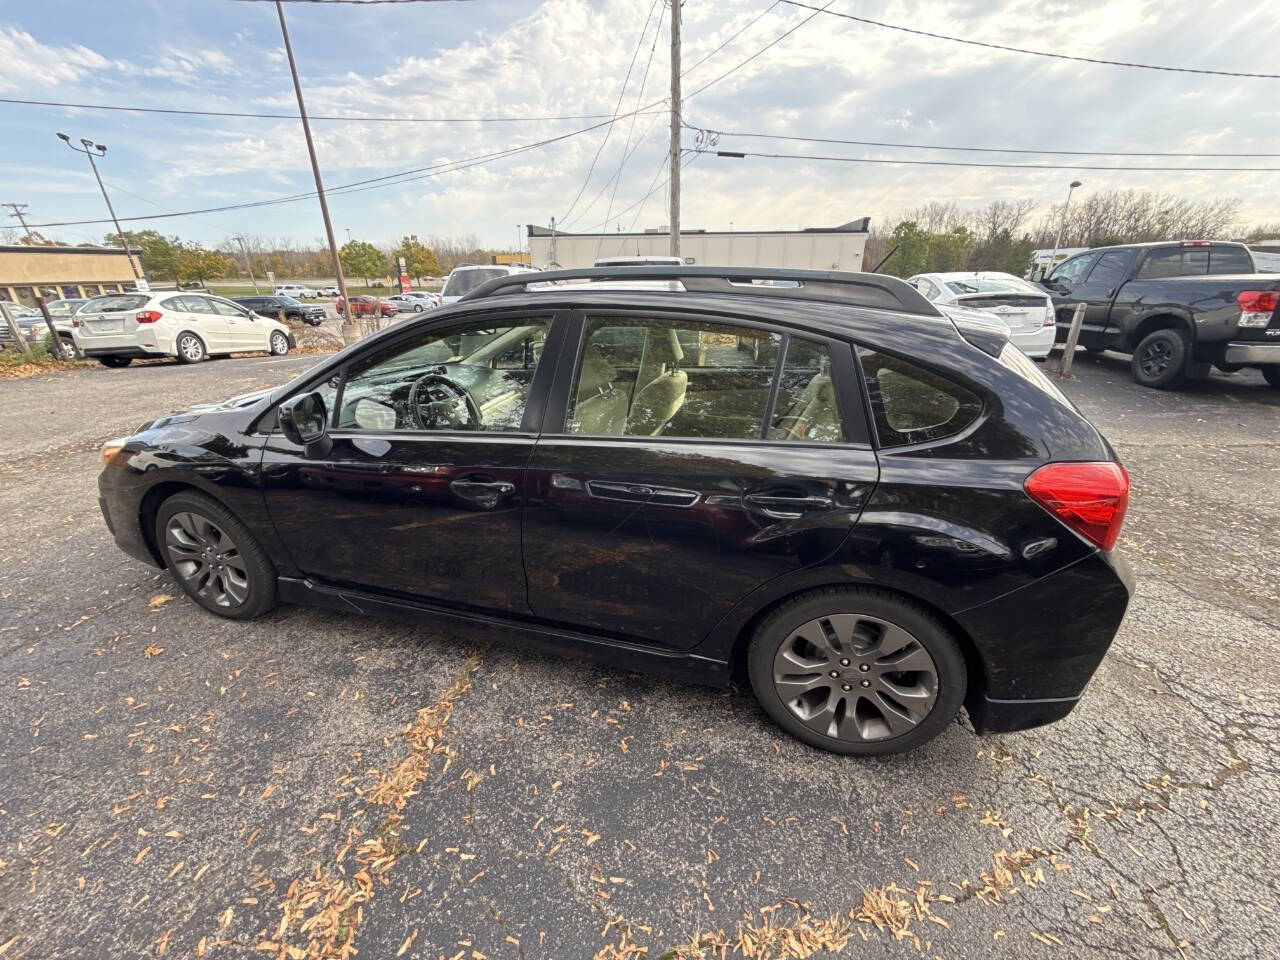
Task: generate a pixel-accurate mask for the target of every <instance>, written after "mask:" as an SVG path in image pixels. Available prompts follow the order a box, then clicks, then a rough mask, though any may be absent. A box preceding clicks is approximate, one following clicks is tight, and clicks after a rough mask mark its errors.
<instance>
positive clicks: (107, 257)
mask: <svg viewBox="0 0 1280 960" xmlns="http://www.w3.org/2000/svg"><path fill="white" fill-rule="evenodd" d="M133 261H134V263H135V264H139V261H138V258H137V256H134V258H133ZM138 273H139V274H141V273H142V268H141V265H140V264H139V265H138ZM133 283H134V275H133V271H132V270H131V269H130V268H129V259H128V258H127V257H126V256H125V255H124V251H123V250H119V249H115V248H113V247H26V246H12V247H10V246H0V300H10V301H13V302H14V303H21V304H25V305H26V306H29V307H34V306H35V304H36V300H35V288H36V287H40V289H41V292H42V293H43V294H44V297H45V299H46V300H54V299H61V298H72V297H96V296H98V295H99V294H103V293H123V292H124V291H125V290H130V289H132V288H133ZM55 292H56V295H55Z"/></svg>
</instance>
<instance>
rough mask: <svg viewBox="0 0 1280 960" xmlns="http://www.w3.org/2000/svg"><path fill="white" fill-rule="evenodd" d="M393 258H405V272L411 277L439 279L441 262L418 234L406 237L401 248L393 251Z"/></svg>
mask: <svg viewBox="0 0 1280 960" xmlns="http://www.w3.org/2000/svg"><path fill="white" fill-rule="evenodd" d="M391 255H392V256H393V257H404V269H405V272H407V273H408V274H409V276H411V277H438V276H439V275H440V261H439V260H437V259H436V255H435V253H434V251H432V249H431V248H430V247H428V246H427V245H426V244H424V243H423V242H422V241H421V240H419V239H418V235H417V234H416V233H413V234H410V235H409V236H407V237H404V238H403V239H401V241H400V246H398V247H396V248H395V249H394V250H392V251H391Z"/></svg>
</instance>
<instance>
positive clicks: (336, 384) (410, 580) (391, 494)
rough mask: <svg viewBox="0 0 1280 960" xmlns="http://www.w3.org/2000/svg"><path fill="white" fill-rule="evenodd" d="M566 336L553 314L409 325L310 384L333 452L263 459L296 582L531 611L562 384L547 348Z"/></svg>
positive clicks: (282, 450)
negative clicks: (537, 457) (523, 535)
mask: <svg viewBox="0 0 1280 960" xmlns="http://www.w3.org/2000/svg"><path fill="white" fill-rule="evenodd" d="M563 324H564V321H563V320H561V321H557V320H556V319H555V315H554V313H552V312H545V311H544V312H534V313H524V312H521V313H501V314H490V315H485V316H483V317H480V318H476V317H474V316H472V317H469V318H468V319H467V320H465V321H454V322H452V323H448V322H446V323H444V324H440V323H436V324H432V325H424V324H421V323H414V324H406V326H407V327H408V329H405V330H403V331H401V333H400V334H399V335H398V336H396V337H394V338H392V339H391V340H385V339H383V340H379V341H378V343H377V344H376V345H375V346H373V347H372V348H370V349H368V350H366V351H363V352H361V353H357V354H356V355H354V356H353V357H352V358H351V359H350V360H349V361H348V362H347V364H345V365H344V366H343V367H342V368H341V369H340V370H339V371H337V372H336V373H335V374H332V375H329V376H327V378H326V380H325V381H324V382H323V383H321V384H318V385H315V387H314V388H315V389H317V390H318V391H319V392H320V394H321V396H322V397H323V398H324V399H325V403H326V406H327V409H328V410H329V411H330V422H331V428H330V434H329V436H330V439H331V440H332V449H330V450H329V451H328V452H326V453H325V454H324V455H323V456H315V457H308V456H307V455H306V452H305V451H304V450H302V449H300V448H298V447H296V446H294V445H292V444H291V443H290V442H289V441H288V440H287V439H286V438H285V437H284V435H283V434H282V433H280V432H278V431H277V432H275V433H273V434H272V436H271V438H270V440H269V442H268V443H267V444H266V447H265V452H264V455H263V461H262V464H263V470H262V472H263V485H264V491H265V497H266V501H267V508H268V510H269V511H270V514H271V518H272V521H273V523H274V525H275V528H276V531H277V532H278V533H279V535H280V537H281V539H282V540H283V541H284V543H285V545H286V546H287V547H288V549H289V551H290V553H291V554H292V556H293V558H294V562H295V563H296V564H297V566H298V567H299V569H301V570H302V572H303V573H304V574H306V575H307V576H309V577H312V578H315V579H317V580H319V581H322V582H326V583H332V584H339V585H348V586H355V587H360V588H364V589H368V590H372V591H378V592H382V593H390V594H396V595H400V596H404V597H409V598H413V599H419V600H424V601H431V602H435V603H444V604H453V605H460V606H467V607H471V608H477V609H487V610H496V611H507V612H518V613H526V612H528V601H527V595H526V589H525V576H524V564H523V561H522V554H521V543H520V525H521V506H522V504H523V502H524V497H525V468H526V465H527V464H528V461H529V457H530V455H531V453H532V452H533V449H534V444H535V442H536V437H537V431H538V428H539V426H540V424H541V418H542V410H543V407H544V405H545V396H546V393H547V390H548V389H549V385H550V384H549V378H550V376H551V373H552V372H553V371H552V370H551V369H550V365H545V366H544V365H543V364H542V363H541V362H540V361H541V358H542V355H543V345H544V344H545V343H546V342H548V337H550V336H553V335H555V336H561V335H563ZM551 357H552V359H553V360H554V357H555V352H554V351H553V352H552V354H551ZM477 418H478V422H477Z"/></svg>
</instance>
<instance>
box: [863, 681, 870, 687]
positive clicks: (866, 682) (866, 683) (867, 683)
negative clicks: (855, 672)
mask: <svg viewBox="0 0 1280 960" xmlns="http://www.w3.org/2000/svg"><path fill="white" fill-rule="evenodd" d="M862 685H863V686H864V687H869V686H871V681H870V680H863V681H862Z"/></svg>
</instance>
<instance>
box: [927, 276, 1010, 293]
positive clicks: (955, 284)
mask: <svg viewBox="0 0 1280 960" xmlns="http://www.w3.org/2000/svg"><path fill="white" fill-rule="evenodd" d="M947 287H948V288H950V290H951V292H952V293H1026V292H1027V285H1026V284H1025V283H1023V282H1022V281H1020V280H1014V279H1012V278H1008V279H1006V278H1004V277H965V278H964V279H962V280H948V281H947Z"/></svg>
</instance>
